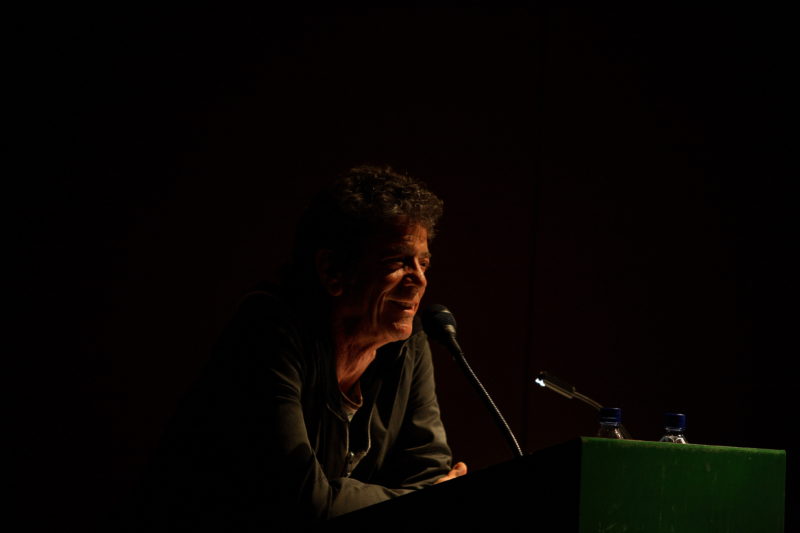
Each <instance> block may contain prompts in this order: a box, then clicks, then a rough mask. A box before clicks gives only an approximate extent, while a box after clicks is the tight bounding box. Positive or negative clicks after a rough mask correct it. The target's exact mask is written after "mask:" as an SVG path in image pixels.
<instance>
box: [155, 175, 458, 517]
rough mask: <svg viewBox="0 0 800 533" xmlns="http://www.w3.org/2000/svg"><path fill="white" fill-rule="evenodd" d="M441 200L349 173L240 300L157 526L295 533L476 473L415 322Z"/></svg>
mask: <svg viewBox="0 0 800 533" xmlns="http://www.w3.org/2000/svg"><path fill="white" fill-rule="evenodd" d="M441 212H442V202H441V201H440V200H439V199H438V198H436V196H434V195H433V194H432V193H431V192H430V191H428V190H427V189H426V188H425V187H424V186H423V185H422V184H420V183H419V182H417V181H415V180H413V179H411V178H409V177H407V176H404V175H401V174H398V173H396V172H393V171H392V170H390V169H384V168H376V167H358V168H355V169H352V170H351V171H350V172H348V173H347V174H346V175H345V176H343V177H342V178H341V179H339V180H338V181H336V182H335V183H334V184H333V185H332V186H331V187H329V188H328V189H326V190H325V191H323V192H322V193H321V194H319V195H318V196H317V197H315V199H314V200H313V202H312V204H311V205H310V206H309V208H308V209H307V210H306V212H305V214H304V216H303V217H302V219H301V222H300V224H299V226H298V231H297V238H296V246H295V252H294V262H293V264H292V266H291V268H289V269H288V270H287V272H286V275H285V279H284V280H283V282H282V284H281V285H280V286H278V287H270V288H266V289H264V290H259V291H255V292H254V293H252V294H250V295H248V296H247V297H246V298H245V299H244V300H243V302H242V304H241V306H240V309H239V311H238V313H237V315H236V317H235V318H234V320H233V321H232V323H231V325H230V327H229V328H228V329H227V331H226V332H225V334H224V335H223V337H222V339H221V341H220V343H219V346H218V347H217V352H216V354H215V357H214V358H212V361H211V363H210V364H209V366H208V368H207V369H206V372H205V374H204V376H203V378H202V379H201V381H200V383H199V385H198V387H197V388H196V389H195V390H194V391H193V393H192V394H191V395H190V396H189V397H188V398H187V400H186V402H185V404H184V406H183V407H182V409H181V410H180V412H179V415H178V416H177V417H176V420H175V424H173V426H172V427H171V428H170V430H169V432H168V434H167V437H166V439H165V446H164V448H163V452H162V453H161V454H160V456H159V459H158V460H157V461H156V463H155V468H154V471H153V473H154V475H153V478H154V479H155V480H157V481H156V482H155V483H154V484H153V486H155V487H156V489H155V490H152V491H151V492H150V493H149V497H148V499H149V500H150V501H149V503H148V505H147V507H148V508H149V510H148V512H147V513H145V516H146V522H145V525H144V527H145V529H148V530H170V531H171V530H191V531H196V530H198V529H205V530H216V529H219V530H227V531H234V530H235V531H250V530H260V531H263V530H265V529H269V528H270V526H271V527H276V528H277V527H280V528H281V529H284V528H286V529H288V528H291V529H292V530H296V529H298V528H302V527H305V526H308V525H311V524H314V523H315V522H318V521H320V520H324V519H327V518H331V517H335V516H338V515H341V514H344V513H347V512H350V511H354V510H356V509H359V508H362V507H365V506H367V505H371V504H374V503H378V502H381V501H384V500H387V499H390V498H393V497H396V496H400V495H403V494H407V493H409V492H411V491H414V490H419V489H422V488H424V487H426V486H429V485H432V484H434V483H438V482H441V481H445V480H448V479H452V478H454V477H458V476H460V475H463V474H465V473H466V470H467V469H466V466H465V465H464V464H463V463H458V464H456V465H454V466H451V454H450V449H449V447H448V445H447V442H446V438H445V431H444V428H443V426H442V422H441V419H440V416H439V407H438V403H437V400H436V394H435V385H434V379H433V366H432V361H431V352H430V347H429V345H428V341H427V339H426V337H425V334H424V333H423V332H422V330H421V327H420V325H419V320H418V319H417V318H416V314H417V311H418V310H419V306H420V301H421V299H422V296H423V295H424V293H425V288H426V287H427V278H426V272H427V270H428V267H429V266H430V261H431V254H430V252H429V249H428V243H429V241H430V240H431V239H432V238H433V236H434V231H435V225H436V222H437V221H438V219H439V217H440V216H441Z"/></svg>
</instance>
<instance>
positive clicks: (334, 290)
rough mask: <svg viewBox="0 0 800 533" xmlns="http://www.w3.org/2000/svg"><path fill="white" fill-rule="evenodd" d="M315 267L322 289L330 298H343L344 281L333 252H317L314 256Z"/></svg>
mask: <svg viewBox="0 0 800 533" xmlns="http://www.w3.org/2000/svg"><path fill="white" fill-rule="evenodd" d="M314 265H315V267H316V269H317V278H319V281H320V283H321V284H322V288H323V289H325V292H327V293H328V294H329V295H330V296H341V295H342V293H343V292H344V280H343V275H342V271H341V268H339V267H338V266H337V265H336V264H335V261H334V254H333V250H328V249H322V250H317V253H316V254H315V255H314Z"/></svg>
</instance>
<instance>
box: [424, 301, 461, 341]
mask: <svg viewBox="0 0 800 533" xmlns="http://www.w3.org/2000/svg"><path fill="white" fill-rule="evenodd" d="M448 326H449V327H448ZM422 328H423V329H424V330H425V333H426V334H427V335H428V336H429V337H432V338H434V339H442V338H445V337H449V336H450V335H452V334H453V333H455V329H456V319H455V317H454V316H453V313H451V312H450V310H449V309H448V308H446V307H445V306H443V305H440V304H433V305H431V306H429V307H428V308H427V309H425V310H424V311H423V312H422Z"/></svg>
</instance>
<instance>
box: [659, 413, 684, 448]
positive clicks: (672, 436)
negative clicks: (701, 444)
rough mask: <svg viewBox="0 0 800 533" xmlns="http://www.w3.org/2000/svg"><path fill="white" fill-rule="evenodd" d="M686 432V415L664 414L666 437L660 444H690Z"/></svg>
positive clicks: (660, 440) (661, 439)
mask: <svg viewBox="0 0 800 533" xmlns="http://www.w3.org/2000/svg"><path fill="white" fill-rule="evenodd" d="M685 431H686V415H684V414H682V413H664V436H663V437H661V438H660V439H659V442H674V443H676V444H689V441H688V440H686V436H685V435H684V432H685Z"/></svg>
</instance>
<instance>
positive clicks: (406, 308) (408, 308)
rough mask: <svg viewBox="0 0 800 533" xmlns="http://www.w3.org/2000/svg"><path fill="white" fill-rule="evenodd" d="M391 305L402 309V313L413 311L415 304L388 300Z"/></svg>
mask: <svg viewBox="0 0 800 533" xmlns="http://www.w3.org/2000/svg"><path fill="white" fill-rule="evenodd" d="M389 301H390V302H391V303H392V305H394V306H395V307H398V308H400V309H402V310H403V311H413V310H414V308H416V306H417V304H416V303H415V302H404V301H401V300H389Z"/></svg>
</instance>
